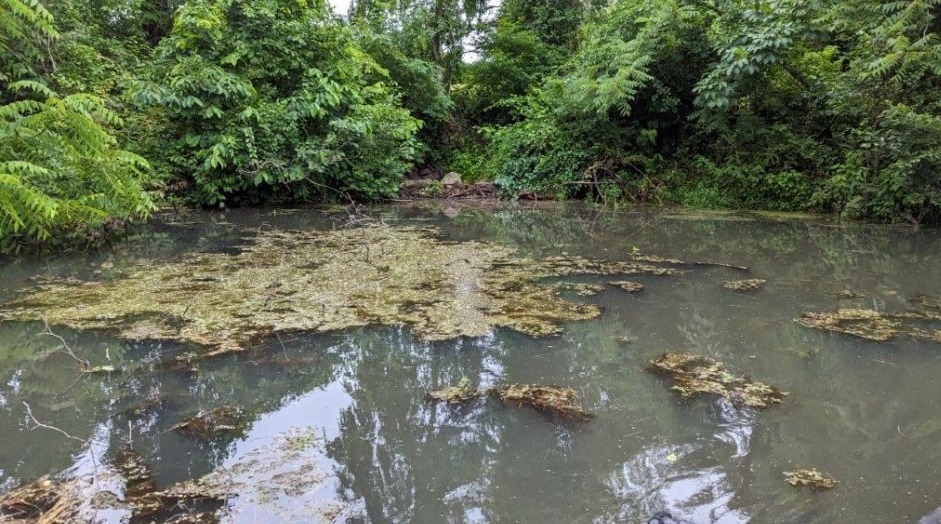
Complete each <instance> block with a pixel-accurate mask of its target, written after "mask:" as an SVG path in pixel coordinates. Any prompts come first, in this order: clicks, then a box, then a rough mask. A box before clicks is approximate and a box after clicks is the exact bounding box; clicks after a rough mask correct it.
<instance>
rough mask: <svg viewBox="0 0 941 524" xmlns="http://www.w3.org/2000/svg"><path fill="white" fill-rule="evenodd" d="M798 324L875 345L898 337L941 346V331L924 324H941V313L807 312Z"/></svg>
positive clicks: (926, 311)
mask: <svg viewBox="0 0 941 524" xmlns="http://www.w3.org/2000/svg"><path fill="white" fill-rule="evenodd" d="M795 322H797V323H798V324H800V325H802V326H805V327H809V328H813V329H822V330H825V331H832V332H834V333H843V334H846V335H852V336H854V337H859V338H863V339H866V340H872V341H874V342H886V341H888V340H891V339H893V338H895V337H896V336H898V335H905V336H909V337H911V338H915V339H918V340H925V341H929V342H939V343H941V329H929V328H927V327H926V326H925V325H924V324H925V323H928V324H938V323H941V312H935V311H932V310H924V311H915V310H910V311H903V312H899V313H883V312H879V311H874V310H871V309H838V310H836V311H834V312H831V313H814V312H808V313H804V314H803V315H801V316H800V318H797V319H795Z"/></svg>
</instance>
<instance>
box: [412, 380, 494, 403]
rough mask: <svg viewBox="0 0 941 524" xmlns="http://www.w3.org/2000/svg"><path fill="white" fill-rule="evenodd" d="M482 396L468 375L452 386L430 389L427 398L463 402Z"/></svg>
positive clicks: (434, 400)
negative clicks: (472, 384) (473, 386)
mask: <svg viewBox="0 0 941 524" xmlns="http://www.w3.org/2000/svg"><path fill="white" fill-rule="evenodd" d="M480 396H481V392H480V391H477V390H476V389H474V388H472V387H471V385H470V380H469V379H468V378H467V377H464V378H462V379H461V381H460V382H458V383H457V385H456V386H450V387H446V388H442V389H438V390H435V391H430V392H428V393H427V394H426V395H425V398H426V399H427V400H428V401H430V402H447V403H448V404H463V403H465V402H469V401H471V400H475V399H477V398H479V397H480Z"/></svg>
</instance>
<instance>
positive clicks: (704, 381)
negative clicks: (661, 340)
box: [650, 353, 787, 408]
mask: <svg viewBox="0 0 941 524" xmlns="http://www.w3.org/2000/svg"><path fill="white" fill-rule="evenodd" d="M650 364H651V365H652V371H654V372H656V373H660V374H664V375H669V376H670V377H672V378H673V381H674V384H673V387H672V388H671V389H673V390H674V391H677V392H679V393H680V395H681V396H683V398H689V397H692V396H695V395H698V394H704V393H708V394H711V395H718V396H720V397H723V398H725V399H726V400H728V401H730V402H732V404H734V405H735V406H738V407H741V406H747V407H750V408H766V407H768V406H770V405H771V404H778V403H780V402H781V401H782V400H783V399H784V397H785V396H787V393H784V392H781V391H779V390H778V389H777V388H774V387H772V386H768V385H766V384H762V383H761V382H755V381H753V380H750V379H748V378H746V377H743V376H741V375H736V374H733V373H732V372H730V371H729V370H728V369H727V368H726V367H725V365H724V364H722V363H721V362H718V361H716V360H713V359H711V358H709V357H703V356H699V355H693V354H689V353H665V354H663V355H662V356H660V357H659V358H656V359H653V360H651V361H650Z"/></svg>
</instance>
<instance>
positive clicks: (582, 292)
mask: <svg viewBox="0 0 941 524" xmlns="http://www.w3.org/2000/svg"><path fill="white" fill-rule="evenodd" d="M556 287H557V288H558V289H560V290H562V291H570V292H572V293H575V294H576V295H578V296H580V297H592V296H595V295H597V294H598V293H601V292H602V291H604V286H602V285H600V284H588V283H581V282H560V283H558V284H556Z"/></svg>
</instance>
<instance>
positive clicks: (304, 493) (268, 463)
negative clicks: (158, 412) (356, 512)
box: [135, 428, 353, 523]
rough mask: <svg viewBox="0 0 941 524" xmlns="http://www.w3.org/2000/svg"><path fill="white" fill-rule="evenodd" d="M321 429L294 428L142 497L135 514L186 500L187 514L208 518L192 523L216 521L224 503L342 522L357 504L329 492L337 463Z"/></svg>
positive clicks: (238, 509) (233, 508)
mask: <svg viewBox="0 0 941 524" xmlns="http://www.w3.org/2000/svg"><path fill="white" fill-rule="evenodd" d="M317 431H319V430H316V429H314V428H308V429H304V430H292V432H290V433H287V434H282V435H279V436H278V437H276V438H275V440H274V442H272V443H271V444H268V445H265V446H262V447H260V448H258V449H256V450H254V451H252V452H250V453H248V454H247V455H245V456H244V457H241V458H240V459H239V460H238V461H236V462H234V463H233V464H231V465H229V466H225V467H220V468H218V469H216V470H215V471H213V472H212V473H209V474H207V475H205V476H203V477H200V478H197V479H193V480H188V481H184V482H180V483H177V484H174V485H173V486H170V487H169V488H167V489H165V490H163V491H159V492H155V493H153V494H150V495H149V496H147V497H145V498H141V499H138V500H137V502H136V508H135V515H137V516H146V517H148V518H149V519H151V520H153V519H154V516H162V515H165V514H166V513H167V512H168V511H170V510H173V509H176V508H177V507H179V506H181V505H183V506H186V507H188V508H189V509H188V511H187V513H185V514H184V516H185V518H191V519H195V518H203V519H209V520H189V521H187V522H217V521H218V517H217V513H218V511H219V509H218V508H220V507H222V506H223V504H224V507H225V510H224V511H226V512H231V513H242V514H246V515H253V516H254V519H255V520H257V521H258V522H311V523H321V522H322V523H329V522H343V521H344V519H343V517H353V515H351V513H352V512H353V508H352V505H351V504H350V503H349V502H346V501H342V500H333V499H332V498H331V497H329V496H327V497H325V495H324V493H325V488H326V487H327V486H329V485H330V482H331V480H332V476H331V475H332V466H331V464H330V461H329V459H328V458H327V457H326V452H325V450H324V445H323V444H324V443H323V439H321V438H319V437H318V436H317V435H316V432H317ZM144 503H150V505H149V506H144V505H143V504H144ZM148 521H149V520H148ZM161 522H162V521H161ZM174 522H177V521H174Z"/></svg>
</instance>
